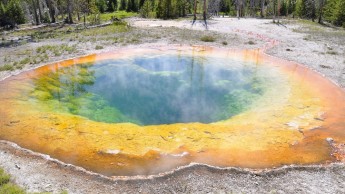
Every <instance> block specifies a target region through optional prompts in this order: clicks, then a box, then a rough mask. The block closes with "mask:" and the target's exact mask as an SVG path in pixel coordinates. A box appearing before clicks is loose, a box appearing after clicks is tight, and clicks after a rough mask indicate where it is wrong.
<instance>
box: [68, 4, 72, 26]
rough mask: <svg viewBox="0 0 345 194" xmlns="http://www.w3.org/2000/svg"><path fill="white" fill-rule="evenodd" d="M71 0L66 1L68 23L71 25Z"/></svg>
mask: <svg viewBox="0 0 345 194" xmlns="http://www.w3.org/2000/svg"><path fill="white" fill-rule="evenodd" d="M71 1H72V0H68V1H67V11H68V23H69V24H73V16H72V2H71Z"/></svg>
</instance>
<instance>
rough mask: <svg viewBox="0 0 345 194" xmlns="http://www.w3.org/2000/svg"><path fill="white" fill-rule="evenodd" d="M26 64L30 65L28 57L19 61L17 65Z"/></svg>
mask: <svg viewBox="0 0 345 194" xmlns="http://www.w3.org/2000/svg"><path fill="white" fill-rule="evenodd" d="M28 63H30V59H29V58H28V57H27V58H25V59H23V60H21V61H19V64H21V65H25V64H28Z"/></svg>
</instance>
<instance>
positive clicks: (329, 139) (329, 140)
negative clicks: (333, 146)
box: [326, 137, 334, 143]
mask: <svg viewBox="0 0 345 194" xmlns="http://www.w3.org/2000/svg"><path fill="white" fill-rule="evenodd" d="M326 141H327V142H328V143H333V142H334V140H333V138H331V137H327V138H326Z"/></svg>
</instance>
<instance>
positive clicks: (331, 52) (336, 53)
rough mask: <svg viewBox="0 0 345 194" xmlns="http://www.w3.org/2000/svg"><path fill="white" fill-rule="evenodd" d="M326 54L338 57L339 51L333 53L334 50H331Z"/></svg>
mask: <svg viewBox="0 0 345 194" xmlns="http://www.w3.org/2000/svg"><path fill="white" fill-rule="evenodd" d="M326 53H327V54H329V55H338V52H337V51H332V50H329V51H327V52H326Z"/></svg>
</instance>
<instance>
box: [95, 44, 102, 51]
mask: <svg viewBox="0 0 345 194" xmlns="http://www.w3.org/2000/svg"><path fill="white" fill-rule="evenodd" d="M95 49H96V50H101V49H103V46H99V45H97V46H96V47H95Z"/></svg>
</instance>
